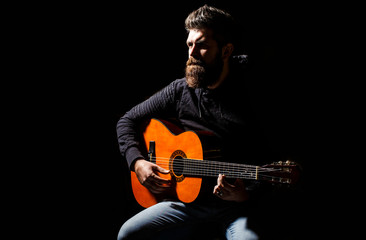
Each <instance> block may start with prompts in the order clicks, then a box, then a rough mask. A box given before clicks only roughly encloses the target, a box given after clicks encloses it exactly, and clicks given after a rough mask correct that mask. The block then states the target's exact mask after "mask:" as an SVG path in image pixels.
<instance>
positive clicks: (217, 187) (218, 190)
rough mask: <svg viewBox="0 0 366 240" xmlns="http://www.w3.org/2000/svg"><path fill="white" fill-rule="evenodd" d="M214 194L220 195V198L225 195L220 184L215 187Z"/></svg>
mask: <svg viewBox="0 0 366 240" xmlns="http://www.w3.org/2000/svg"><path fill="white" fill-rule="evenodd" d="M213 194H214V195H216V196H218V197H220V198H221V197H222V196H223V192H222V191H221V188H220V187H219V186H218V185H216V186H215V187H214V191H213Z"/></svg>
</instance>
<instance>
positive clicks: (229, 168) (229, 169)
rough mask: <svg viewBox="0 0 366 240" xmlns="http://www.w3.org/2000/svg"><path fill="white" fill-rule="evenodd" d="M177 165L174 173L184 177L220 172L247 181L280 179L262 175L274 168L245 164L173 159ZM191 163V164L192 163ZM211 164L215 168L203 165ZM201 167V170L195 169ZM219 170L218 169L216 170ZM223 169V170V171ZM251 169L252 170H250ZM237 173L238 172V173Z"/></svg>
mask: <svg viewBox="0 0 366 240" xmlns="http://www.w3.org/2000/svg"><path fill="white" fill-rule="evenodd" d="M154 159H155V160H158V161H159V163H160V164H161V163H162V162H163V163H170V161H171V159H169V158H163V157H154ZM184 160H192V161H190V163H191V165H190V166H187V164H185V162H184ZM175 161H177V163H175V164H173V165H174V172H177V173H178V172H179V173H182V174H186V175H190V174H191V175H200V176H217V174H218V173H219V172H220V173H222V174H225V175H226V176H228V177H237V178H247V179H258V176H259V177H262V178H263V177H265V178H271V179H272V180H275V179H281V177H278V176H272V175H267V174H263V173H268V172H273V171H279V170H277V169H274V168H263V167H259V166H258V168H257V166H254V165H246V164H237V163H224V162H218V161H208V160H198V159H187V158H183V159H175ZM192 162H193V163H192ZM207 163H209V164H211V163H213V164H211V165H216V166H205V165H204V164H207ZM197 167H201V168H197ZM217 168H219V169H217ZM223 168H224V169H223ZM250 168H252V169H250ZM238 171H239V172H238Z"/></svg>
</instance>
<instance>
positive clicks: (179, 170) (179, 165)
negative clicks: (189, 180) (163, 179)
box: [169, 150, 187, 182]
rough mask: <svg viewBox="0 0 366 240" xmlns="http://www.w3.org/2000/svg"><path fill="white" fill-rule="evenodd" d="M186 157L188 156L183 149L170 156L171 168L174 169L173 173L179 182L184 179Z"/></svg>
mask: <svg viewBox="0 0 366 240" xmlns="http://www.w3.org/2000/svg"><path fill="white" fill-rule="evenodd" d="M186 158H187V156H186V154H185V153H184V152H183V151H182V150H176V151H174V152H173V154H172V155H171V156H170V163H169V169H170V170H171V171H172V175H173V176H174V177H175V180H176V181H177V182H181V181H183V180H184V176H183V172H184V160H185V159H186Z"/></svg>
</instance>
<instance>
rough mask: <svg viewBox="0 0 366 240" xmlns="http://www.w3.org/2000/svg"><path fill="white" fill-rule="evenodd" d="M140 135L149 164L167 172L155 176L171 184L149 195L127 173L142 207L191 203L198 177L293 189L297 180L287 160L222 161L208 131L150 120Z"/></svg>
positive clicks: (196, 192) (296, 172) (292, 164)
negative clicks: (222, 176)
mask: <svg viewBox="0 0 366 240" xmlns="http://www.w3.org/2000/svg"><path fill="white" fill-rule="evenodd" d="M142 134H143V139H144V142H145V146H146V150H147V152H149V154H148V155H149V160H150V162H152V163H155V164H157V165H158V166H160V167H162V168H164V169H167V170H170V173H168V174H160V173H157V174H158V175H159V176H160V177H161V178H164V179H169V180H171V182H172V187H171V188H169V191H167V192H164V193H162V194H152V193H151V192H150V191H149V190H148V189H147V188H145V187H144V186H143V185H142V184H141V183H140V182H139V180H138V178H137V176H136V174H135V172H133V171H131V184H132V191H133V194H134V196H135V198H136V201H137V202H138V203H139V204H140V205H141V206H142V207H145V208H147V207H150V206H152V205H154V204H156V203H158V202H161V201H163V200H164V199H175V200H179V201H181V202H185V203H190V202H193V201H194V200H195V199H196V198H197V197H198V195H199V193H200V190H201V184H202V177H214V178H217V176H218V175H219V174H225V176H226V177H227V178H232V179H236V178H239V179H251V180H258V181H267V182H269V183H271V184H279V185H282V186H295V185H296V183H297V182H298V180H299V176H300V170H301V169H300V168H299V167H300V166H299V165H298V164H297V163H295V162H292V161H290V160H287V161H285V162H283V161H279V162H273V163H271V164H266V165H264V166H255V165H247V164H238V163H230V162H224V161H222V157H221V156H220V155H221V150H220V148H219V147H220V144H219V143H218V142H217V139H216V138H213V137H212V136H213V134H212V133H209V132H205V131H199V132H194V131H183V130H181V129H179V128H178V127H177V126H176V125H174V124H172V123H170V122H167V121H163V120H157V119H151V120H150V121H149V122H148V124H147V125H146V127H144V128H143V129H142ZM198 134H199V135H198ZM203 143H204V145H203ZM218 158H219V159H220V161H217V160H218ZM214 180H215V179H214ZM204 189H206V188H204Z"/></svg>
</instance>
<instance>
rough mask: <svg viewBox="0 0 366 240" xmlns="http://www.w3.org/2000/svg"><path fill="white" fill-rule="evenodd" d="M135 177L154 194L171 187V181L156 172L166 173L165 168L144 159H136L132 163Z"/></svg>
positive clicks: (167, 171)
mask: <svg viewBox="0 0 366 240" xmlns="http://www.w3.org/2000/svg"><path fill="white" fill-rule="evenodd" d="M134 169H135V173H136V176H137V179H138V180H139V181H140V183H141V184H142V185H143V186H145V187H146V188H147V189H149V190H150V191H151V192H152V193H154V194H159V193H163V192H165V191H166V190H168V189H169V188H170V187H171V181H170V180H168V179H164V178H161V177H160V176H159V175H158V174H157V173H162V174H168V173H170V171H169V170H166V169H164V168H162V167H160V166H158V165H156V164H154V163H151V162H149V161H146V160H145V159H137V160H136V161H135V165H134Z"/></svg>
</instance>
